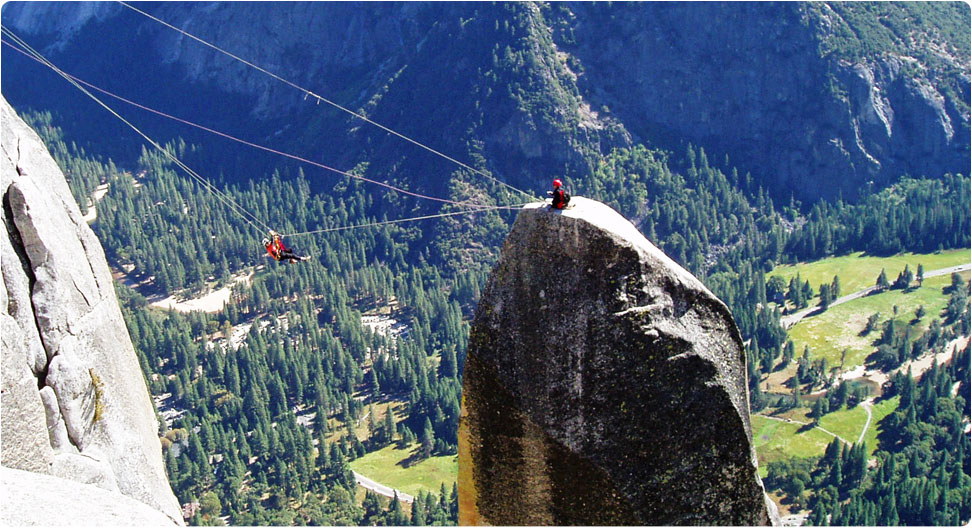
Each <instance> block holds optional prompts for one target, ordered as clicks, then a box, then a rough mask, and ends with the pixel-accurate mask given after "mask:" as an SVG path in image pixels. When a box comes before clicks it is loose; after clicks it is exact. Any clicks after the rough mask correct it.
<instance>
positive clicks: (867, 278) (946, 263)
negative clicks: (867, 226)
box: [766, 249, 972, 295]
mask: <svg viewBox="0 0 972 528" xmlns="http://www.w3.org/2000/svg"><path fill="white" fill-rule="evenodd" d="M970 260H972V250H969V249H950V250H948V251H942V252H941V253H926V254H915V253H902V254H900V255H895V256H893V257H873V256H869V255H865V254H864V253H863V252H858V253H852V254H850V255H845V256H843V257H833V258H828V259H823V260H818V261H816V262H809V263H801V264H788V265H782V266H777V267H776V268H774V269H773V271H771V272H770V273H769V274H768V275H767V276H766V278H767V279H768V278H769V277H772V276H773V275H778V276H780V277H782V278H783V280H784V281H786V283H787V284H789V283H790V279H791V278H793V277H796V275H797V273H798V272H799V274H800V279H801V280H804V281H807V280H808V281H810V285H811V286H813V291H814V292H818V291H819V290H820V285H821V284H824V283H826V284H830V282H831V281H833V280H834V275H837V276H838V277H840V290H841V294H842V295H847V294H849V293H853V292H856V291H859V290H863V289H864V288H868V287H871V286H874V283H875V282H876V281H877V278H878V275H880V274H881V269H882V268H883V269H884V270H885V271H884V273H885V274H886V275H887V277H888V280H889V281H890V282H894V279H895V277H897V276H898V273H899V272H901V271H902V270H904V267H905V265H908V266H909V267H910V268H911V271H912V272H917V271H918V264H921V265H922V267H924V269H925V272H926V273H927V272H929V271H933V270H937V269H942V268H950V267H952V266H958V265H960V264H968V263H969V261H970Z"/></svg>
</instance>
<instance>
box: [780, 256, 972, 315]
mask: <svg viewBox="0 0 972 528" xmlns="http://www.w3.org/2000/svg"><path fill="white" fill-rule="evenodd" d="M970 269H972V264H960V265H958V266H952V267H950V268H942V269H937V270H933V271H926V272H925V278H926V279H930V278H932V277H937V276H939V275H948V274H951V273H958V272H962V271H969V270H970ZM876 289H877V286H871V287H870V288H864V289H863V290H860V291H857V292H854V293H852V294H850V295H845V296H843V297H838V298H837V299H835V300H834V301H833V302H831V303H830V306H837V305H838V304H844V303H845V302H848V301H853V300H854V299H860V298H861V297H864V296H867V295H870V294H871V292H873V291H874V290H876ZM818 312H820V307H819V306H813V307H811V308H806V309H804V310H801V311H799V312H796V313H793V314H790V315H785V316H783V317H781V318H780V323H781V324H782V325H783V328H790V327H792V326H793V325H795V324H797V323H799V322H800V320H802V319H803V318H804V317H807V316H808V315H813V314H816V313H818Z"/></svg>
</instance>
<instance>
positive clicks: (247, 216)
mask: <svg viewBox="0 0 972 528" xmlns="http://www.w3.org/2000/svg"><path fill="white" fill-rule="evenodd" d="M0 29H2V31H3V34H5V35H7V37H8V38H10V39H12V40H13V41H14V42H16V43H17V44H19V45H20V46H23V48H24V50H26V51H27V52H29V54H30V55H31V56H32V57H33V58H34V59H35V60H37V61H38V62H40V63H42V64H44V65H45V66H47V67H48V68H50V69H51V70H53V71H54V72H55V73H57V74H58V75H60V76H61V77H63V78H64V79H65V80H66V81H68V82H69V83H71V84H72V85H73V86H74V87H75V88H77V89H78V90H80V91H81V92H82V93H84V94H85V95H87V96H88V97H90V98H91V99H92V100H94V101H95V102H96V103H98V104H99V105H100V106H102V107H103V108H104V109H105V110H107V111H108V112H110V113H111V114H112V115H114V116H115V117H117V118H118V119H119V120H121V121H122V122H123V123H125V124H126V125H128V126H129V127H130V128H131V129H132V130H134V131H135V132H136V133H138V135H140V136H142V138H144V139H145V140H146V141H148V142H149V143H150V144H151V145H152V146H154V147H155V148H156V149H158V150H159V151H160V152H162V153H163V154H164V155H165V156H166V157H167V158H169V160H171V161H172V162H173V163H175V164H176V165H177V166H178V167H180V168H181V169H182V170H184V171H185V172H186V173H187V174H189V176H190V177H192V178H193V179H194V180H196V181H197V182H198V183H200V184H201V185H202V186H203V187H204V188H205V189H207V190H208V191H210V192H211V193H212V194H213V195H214V196H216V198H217V199H218V200H220V201H221V202H222V203H223V204H224V205H226V206H227V207H229V208H230V210H232V211H234V212H236V214H237V215H238V216H240V217H241V218H242V219H243V220H244V221H245V222H246V223H247V224H249V225H250V226H251V227H253V228H255V229H256V230H258V231H269V230H270V226H268V225H267V224H266V223H264V222H262V221H261V220H260V219H259V218H257V216H256V215H254V214H253V213H251V212H250V211H248V210H247V209H246V208H244V207H243V206H242V205H240V204H238V203H237V202H236V201H235V200H233V198H232V197H230V196H229V195H227V194H226V193H224V192H222V191H221V190H219V189H218V188H216V187H215V186H214V185H213V184H212V183H210V182H209V181H208V180H206V178H203V177H202V176H200V175H199V174H198V173H196V171H194V170H192V169H191V168H190V167H189V166H187V165H186V164H184V163H183V162H182V161H181V160H179V159H178V158H177V157H176V156H175V155H174V154H172V153H170V152H169V151H168V150H167V149H166V148H164V147H162V146H161V145H159V144H158V143H157V142H156V141H155V140H153V139H152V138H150V137H149V136H148V135H147V134H145V133H144V132H142V131H141V130H140V129H139V128H138V127H136V126H135V125H133V124H132V123H131V122H130V121H128V120H127V119H125V118H124V117H122V116H121V115H120V114H119V113H118V112H116V111H115V110H114V109H113V108H111V107H110V106H108V105H107V104H105V103H104V102H103V101H102V100H101V99H98V97H97V96H95V95H94V94H92V93H91V92H89V91H88V90H86V89H85V88H84V87H83V86H81V85H80V84H78V83H77V82H75V80H74V79H73V78H72V77H71V76H70V75H68V74H66V73H65V72H63V71H62V70H61V69H60V68H58V67H57V66H55V65H54V64H53V63H52V62H51V61H49V60H47V58H46V57H44V55H42V54H41V53H40V52H38V51H37V50H35V49H34V48H32V47H31V46H30V45H29V44H28V43H27V42H25V41H24V40H23V39H21V38H20V37H18V36H17V35H16V34H15V33H14V32H13V31H11V30H10V29H9V28H7V27H6V26H0ZM7 45H8V46H10V44H9V43H8V44H7ZM11 47H12V46H11ZM257 224H260V225H257ZM260 226H262V228H261V227H260Z"/></svg>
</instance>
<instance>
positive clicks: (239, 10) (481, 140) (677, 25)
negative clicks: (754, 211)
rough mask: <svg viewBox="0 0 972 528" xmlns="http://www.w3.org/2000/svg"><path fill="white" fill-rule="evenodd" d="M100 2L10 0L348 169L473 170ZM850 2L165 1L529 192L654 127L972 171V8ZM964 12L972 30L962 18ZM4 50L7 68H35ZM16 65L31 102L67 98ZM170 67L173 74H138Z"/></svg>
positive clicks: (441, 177) (92, 66)
mask: <svg viewBox="0 0 972 528" xmlns="http://www.w3.org/2000/svg"><path fill="white" fill-rule="evenodd" d="M74 5H78V4H72V6H74ZM80 5H84V6H85V7H84V8H78V10H76V11H72V12H66V11H67V10H69V9H70V8H69V7H65V6H63V5H60V4H58V3H45V2H24V3H12V4H7V5H5V6H4V10H3V18H4V23H5V24H7V25H8V26H10V27H13V28H16V29H17V30H19V31H23V32H24V33H25V35H26V36H29V37H31V38H32V39H34V40H35V42H39V43H41V44H44V46H46V47H45V49H47V50H49V51H50V53H51V54H52V56H53V57H54V58H55V59H56V60H57V61H58V62H59V63H60V64H61V65H62V66H63V67H64V68H65V69H67V70H68V71H71V72H74V73H77V74H79V75H81V76H83V77H86V78H88V80H91V81H94V82H96V83H99V84H101V85H103V86H104V87H107V88H109V89H118V90H120V91H122V92H123V93H125V94H130V95H131V94H137V95H138V97H137V99H139V100H142V101H143V102H148V103H150V104H152V103H154V104H158V105H163V106H164V107H165V108H166V109H168V110H172V109H179V110H181V112H180V113H181V114H183V115H189V116H192V117H193V118H196V119H198V120H202V121H205V122H207V123H212V124H218V125H221V126H224V127H225V128H226V130H227V131H228V132H231V133H239V134H243V135H248V136H249V137H250V138H252V139H260V140H263V141H269V142H271V143H272V144H273V145H274V146H282V147H283V146H285V147H289V148H292V149H295V150H297V151H298V152H300V153H302V154H312V155H313V156H315V157H320V159H323V160H326V161H330V162H335V163H340V164H341V165H342V166H344V167H346V168H349V167H352V166H354V165H356V164H358V163H360V162H362V161H367V162H369V163H370V164H371V168H372V170H375V171H376V173H378V174H381V175H382V176H384V177H389V178H395V177H400V178H403V179H408V180H409V181H411V182H412V183H413V184H416V185H419V186H425V187H430V186H431V187H434V186H435V185H441V184H439V183H436V182H442V181H446V180H447V177H448V175H449V173H450V172H451V171H453V170H455V167H454V166H451V165H449V164H444V165H439V164H438V162H439V161H440V160H436V159H435V158H433V157H429V156H427V155H426V153H424V152H421V151H417V150H412V148H411V147H409V146H408V145H407V144H404V143H402V142H401V141H400V140H398V139H397V138H393V137H390V136H388V135H387V134H386V133H385V132H383V131H380V130H378V129H375V128H373V127H370V126H367V125H363V124H362V123H361V122H360V121H358V120H356V119H354V118H352V117H350V116H348V115H347V114H345V113H343V112H340V111H338V110H335V109H333V108H331V107H329V106H328V105H327V104H324V103H319V102H317V101H316V100H314V99H313V98H310V100H308V99H306V98H305V97H304V94H303V93H301V92H299V91H297V90H294V89H293V88H292V87H289V86H287V85H285V84H283V83H280V82H278V81H276V80H274V79H272V78H270V77H269V76H266V75H264V74H262V73H260V72H258V71H256V70H254V69H252V68H248V67H246V66H244V65H242V64H241V63H239V62H236V61H234V60H232V59H230V58H228V57H226V56H225V55H222V54H220V53H217V52H215V51H214V50H212V49H210V48H207V47H205V46H203V45H201V44H199V43H198V42H195V41H193V40H192V39H189V38H187V37H185V36H183V35H180V34H179V33H177V32H175V31H173V30H171V29H169V28H165V27H163V26H161V25H159V24H158V23H156V22H153V21H151V20H148V19H146V18H144V17H142V16H140V15H138V14H136V13H134V12H132V11H130V10H128V9H125V8H123V7H120V6H117V5H114V4H112V5H106V4H80ZM842 6H843V4H839V3H830V4H828V3H806V4H805V3H752V4H747V3H701V4H700V3H694V2H693V3H631V4H628V3H620V4H607V3H595V4H580V3H554V4H534V3H516V4H514V3H507V4H484V3H412V2H408V3H365V4H354V3H328V2H313V3H310V2H309V3H303V2H298V3H289V4H286V5H281V4H274V3H269V4H265V3H254V2H234V3H200V2H191V3H160V4H155V5H152V6H143V8H145V9H149V10H150V11H151V13H152V14H153V15H155V16H158V17H160V18H162V19H164V20H166V21H168V22H169V23H171V24H173V25H174V26H176V27H179V28H182V29H185V30H187V31H189V32H191V33H193V34H195V35H199V36H200V37H202V38H205V39H207V40H209V41H211V42H214V43H217V44H218V45H220V46H222V47H224V48H225V49H227V50H229V51H232V52H233V53H236V54H238V55H240V56H242V57H246V58H248V59H249V60H251V61H253V62H254V63H256V64H260V65H261V66H263V67H265V68H267V69H268V70H270V71H273V72H276V73H278V74H280V75H282V76H283V77H285V78H287V79H288V80H291V81H293V82H296V83H297V84H300V85H301V86H304V87H307V88H309V89H311V90H314V91H315V92H316V93H319V94H321V95H324V96H325V97H328V98H330V99H333V100H334V101H336V102H339V103H341V104H343V105H345V106H347V107H349V108H351V109H353V110H356V111H361V112H363V113H365V114H367V115H368V116H369V117H371V118H373V119H375V120H377V121H378V122H381V123H384V124H386V125H389V126H391V127H392V128H394V129H396V130H398V131H400V132H403V133H405V134H406V135H409V136H410V137H414V138H416V139H418V140H420V141H422V142H424V143H427V144H429V145H431V146H433V147H434V148H437V149H439V150H441V151H443V152H448V153H450V154H451V155H458V156H460V158H461V159H463V160H472V161H473V162H474V163H477V164H478V165H480V166H482V167H484V168H486V169H488V170H491V171H493V172H494V173H495V174H496V175H498V176H500V177H501V178H502V179H504V180H506V181H509V182H512V183H514V184H516V185H518V186H521V187H534V188H539V187H540V186H541V185H543V186H545V183H546V181H545V180H546V179H547V176H548V175H550V174H552V173H556V174H558V175H563V174H565V173H566V174H567V175H568V176H578V177H584V176H586V175H588V174H589V172H590V167H591V166H592V164H596V163H597V160H598V157H599V156H602V155H603V154H605V153H607V152H609V151H610V150H611V149H612V148H614V147H618V146H627V145H630V144H631V143H632V142H646V143H648V144H651V145H661V146H663V147H666V148H683V145H684V143H686V142H692V143H694V144H696V145H702V146H703V147H705V148H706V150H707V151H708V152H709V153H710V155H713V156H716V157H713V159H719V160H720V161H721V159H722V157H723V155H728V156H729V158H730V159H731V161H732V163H733V164H734V165H736V166H737V167H738V168H739V169H740V172H741V173H745V172H747V171H748V172H751V173H752V174H753V176H754V178H756V179H757V181H761V182H763V183H764V185H765V186H767V187H768V188H769V189H770V190H771V191H773V192H774V193H775V194H776V195H777V196H783V197H786V198H788V197H789V195H790V194H791V193H793V194H794V195H795V196H796V197H797V198H804V199H806V198H809V199H815V198H817V197H820V196H825V197H832V196H835V195H836V194H837V193H838V192H843V193H844V195H845V197H847V198H853V197H854V196H856V195H857V190H858V188H859V187H861V185H862V184H863V183H864V182H866V181H871V180H873V181H875V182H876V183H878V184H883V183H888V182H893V181H894V180H895V179H897V178H898V177H900V176H901V175H902V174H905V173H909V174H911V175H913V176H918V175H925V176H928V177H939V176H941V174H943V173H944V172H947V171H951V172H964V171H967V170H968V164H969V158H970V150H969V144H970V135H969V122H970V111H969V105H968V102H967V101H968V99H969V94H970V73H969V67H970V66H969V65H970V60H969V51H968V49H969V48H968V44H967V42H965V41H967V40H968V29H967V27H968V26H969V18H970V15H969V8H968V6H967V5H965V4H961V3H954V4H952V3H938V4H937V5H926V6H914V5H911V4H908V5H904V4H901V5H889V6H883V7H880V8H878V7H873V6H870V7H868V6H865V7H861V8H859V9H857V8H855V9H857V11H855V10H854V9H851V8H850V7H846V6H845V7H842ZM868 10H871V11H868ZM882 10H884V11H882ZM916 10H917V11H916ZM872 11H873V12H872ZM933 15H934V16H933ZM895 17H898V18H900V19H902V20H903V21H902V22H900V23H897V25H895V24H893V23H892V22H894V20H896V18H895ZM963 19H964V26H965V27H966V29H965V30H964V33H962V32H961V31H959V33H953V32H951V25H950V24H954V25H957V26H959V27H962V22H963ZM85 21H87V24H85V23H84V22H85ZM956 21H957V22H958V23H956ZM886 34H887V35H886ZM846 35H850V37H847V36H846ZM889 35H890V36H889ZM848 50H850V51H848ZM3 53H4V61H5V64H15V65H17V67H21V65H22V66H23V67H24V68H27V67H28V65H27V63H25V62H23V60H22V59H19V58H18V57H16V53H14V52H11V51H10V50H8V49H4V50H3ZM93 56H98V57H101V58H102V60H98V61H92V60H91V57H93ZM18 60H20V61H21V62H17V61H18ZM113 64H126V66H127V68H125V69H124V70H123V71H119V70H118V68H115V67H112V66H110V65H113ZM29 67H31V68H33V67H34V66H29ZM7 79H8V76H5V77H4V85H3V90H4V93H5V94H8V97H11V96H15V97H16V101H15V103H17V104H24V105H28V104H30V105H33V106H35V107H36V106H41V107H45V106H47V105H44V104H39V103H38V101H39V99H37V98H36V97H43V96H42V95H38V94H36V93H30V94H28V93H26V92H27V91H29V87H25V86H21V85H19V84H16V83H12V82H10V81H8V80H7ZM156 84H160V85H161V84H164V85H165V87H166V89H165V90H147V89H133V87H140V86H142V87H144V86H149V85H156ZM65 89H69V88H68V87H66V88H65ZM33 92H37V90H33ZM133 97H134V95H133ZM52 99H53V96H52ZM50 103H51V104H52V105H56V104H57V101H55V100H51V101H50ZM168 131H169V133H171V134H173V135H174V134H187V133H190V131H187V130H186V129H185V128H170V129H168ZM255 135H259V136H260V137H254V136H255ZM226 157H230V156H226Z"/></svg>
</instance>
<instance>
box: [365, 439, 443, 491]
mask: <svg viewBox="0 0 972 528" xmlns="http://www.w3.org/2000/svg"><path fill="white" fill-rule="evenodd" d="M420 448H421V446H420V444H418V443H414V444H411V445H409V446H408V447H407V448H405V449H399V448H397V447H396V446H395V444H392V445H390V446H387V447H385V448H383V449H379V450H378V451H373V452H371V453H368V454H366V455H365V456H363V457H361V458H358V459H355V460H352V461H351V469H353V470H354V471H356V472H358V473H360V474H362V475H364V476H366V477H368V478H370V479H371V480H374V481H375V482H378V483H380V484H384V485H385V486H388V487H391V488H394V489H397V490H401V491H404V492H405V493H408V494H409V495H412V496H416V495H418V493H419V491H422V490H424V491H426V492H433V493H435V494H436V495H438V494H439V491H440V488H441V486H442V484H445V486H446V490H447V491H449V492H450V493H451V492H452V485H453V483H455V482H456V477H457V476H458V474H459V457H458V456H457V455H448V456H434V457H430V458H427V459H425V460H422V461H416V462H415V463H410V462H411V461H412V460H414V459H415V454H416V452H418V450H419V449H420Z"/></svg>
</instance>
